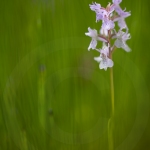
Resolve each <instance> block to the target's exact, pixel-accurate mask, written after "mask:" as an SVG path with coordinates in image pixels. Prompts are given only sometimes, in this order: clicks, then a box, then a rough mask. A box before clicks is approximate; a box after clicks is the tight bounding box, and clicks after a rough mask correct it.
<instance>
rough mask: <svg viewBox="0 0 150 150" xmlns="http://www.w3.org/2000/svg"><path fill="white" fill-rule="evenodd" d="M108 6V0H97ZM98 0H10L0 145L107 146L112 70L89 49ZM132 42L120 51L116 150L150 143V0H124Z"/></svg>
mask: <svg viewBox="0 0 150 150" xmlns="http://www.w3.org/2000/svg"><path fill="white" fill-rule="evenodd" d="M97 2H98V3H101V4H102V5H103V6H106V5H107V3H108V1H106V0H105V1H104V0H103V1H97ZM90 3H92V1H90V0H83V1H79V0H73V1H70V0H26V1H20V0H7V1H1V5H0V7H1V9H0V18H1V23H0V52H1V55H0V66H1V67H0V106H1V107H0V108H1V109H0V149H2V150H48V149H52V150H55V149H56V150H57V149H58V150H80V149H84V150H93V149H94V150H99V149H103V150H107V149H108V139H107V134H108V133H107V121H108V119H109V117H110V109H111V106H110V87H109V70H108V71H104V70H99V68H98V64H97V62H95V61H94V60H93V57H94V56H98V53H96V52H94V51H91V52H88V51H87V48H88V45H89V42H90V38H88V37H86V36H85V34H84V33H85V32H87V28H88V27H91V28H96V29H98V30H99V26H100V23H98V24H96V23H95V13H94V12H92V11H91V10H90V9H89V6H88V5H89V4H90ZM121 6H122V8H125V7H126V8H127V11H129V10H131V14H132V15H131V17H129V18H127V24H128V27H129V31H130V32H131V36H132V38H131V40H130V41H129V42H128V44H129V46H130V47H131V49H132V52H131V53H126V52H124V51H123V50H122V49H118V50H117V51H116V52H115V53H114V56H113V58H114V62H115V65H114V83H115V129H114V142H115V148H116V150H131V149H132V150H143V149H144V150H149V149H150V144H149V139H150V129H149V126H150V121H149V108H150V105H149V100H150V99H149V90H150V80H149V77H150V70H149V68H150V59H149V55H150V38H149V35H150V29H149V23H150V22H149V21H150V19H149V14H150V9H149V6H150V2H149V1H148V0H144V1H142V0H134V1H127V0H123V2H122V4H121Z"/></svg>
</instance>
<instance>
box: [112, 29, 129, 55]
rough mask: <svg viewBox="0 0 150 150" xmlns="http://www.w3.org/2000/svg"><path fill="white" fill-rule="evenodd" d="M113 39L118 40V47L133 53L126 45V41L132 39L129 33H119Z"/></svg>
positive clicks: (116, 44) (116, 42) (116, 43)
mask: <svg viewBox="0 0 150 150" xmlns="http://www.w3.org/2000/svg"><path fill="white" fill-rule="evenodd" d="M113 38H117V39H116V41H115V46H116V47H118V48H123V49H124V50H125V51H126V52H130V51H131V49H130V48H129V46H128V45H127V44H126V41H127V40H128V39H130V38H131V36H130V34H129V33H128V32H123V31H119V32H118V33H117V34H116V36H114V37H113Z"/></svg>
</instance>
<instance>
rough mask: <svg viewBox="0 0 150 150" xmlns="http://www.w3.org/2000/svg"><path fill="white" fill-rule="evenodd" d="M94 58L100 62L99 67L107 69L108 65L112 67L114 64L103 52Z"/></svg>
mask: <svg viewBox="0 0 150 150" xmlns="http://www.w3.org/2000/svg"><path fill="white" fill-rule="evenodd" d="M94 60H96V61H97V62H99V63H100V64H99V68H100V69H104V70H107V68H108V67H112V66H113V65H114V63H113V61H112V60H111V59H109V58H108V57H107V56H106V55H105V54H103V53H101V54H100V56H99V57H94Z"/></svg>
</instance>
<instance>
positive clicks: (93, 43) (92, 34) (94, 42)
mask: <svg viewBox="0 0 150 150" xmlns="http://www.w3.org/2000/svg"><path fill="white" fill-rule="evenodd" d="M88 31H89V32H88V33H85V35H87V36H89V37H91V38H92V41H91V43H90V45H89V47H88V50H90V49H91V48H92V49H95V48H96V46H97V40H99V41H103V42H107V40H106V39H104V38H102V37H100V36H98V34H97V30H95V29H91V28H90V27H89V28H88Z"/></svg>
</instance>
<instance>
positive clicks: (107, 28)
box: [85, 0, 131, 150]
mask: <svg viewBox="0 0 150 150" xmlns="http://www.w3.org/2000/svg"><path fill="white" fill-rule="evenodd" d="M112 2H113V3H112V4H111V3H109V4H108V5H107V7H106V8H104V7H101V5H100V4H98V3H96V2H95V3H93V4H91V5H89V6H90V9H91V10H92V11H94V12H95V13H96V22H99V21H102V25H101V28H100V31H99V32H98V31H97V30H95V29H91V28H90V27H88V32H87V33H85V35H87V36H89V37H91V38H92V40H91V43H90V45H89V47H88V50H90V49H93V50H96V51H98V52H99V56H98V57H94V60H96V61H97V62H98V63H99V68H100V69H104V70H105V71H106V70H107V68H110V89H111V91H110V92H111V115H110V119H109V121H108V142H109V150H113V149H114V144H113V128H114V125H113V122H114V121H113V120H114V81H113V68H112V67H113V66H114V62H113V60H112V54H113V52H114V51H115V49H116V48H122V49H124V50H125V51H126V52H130V51H131V49H130V48H129V46H128V45H127V44H126V41H127V40H128V39H130V38H131V36H130V33H128V31H129V29H128V27H127V25H126V22H125V18H127V17H128V16H130V15H131V13H130V12H126V11H125V10H122V9H121V7H120V3H121V2H122V0H112ZM116 23H117V24H118V26H119V30H118V31H116V29H115V26H116ZM124 30H125V31H124ZM112 39H115V41H114V43H113V44H112V41H111V40H112ZM99 41H101V42H102V43H103V44H102V48H97V43H98V42H99Z"/></svg>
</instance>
